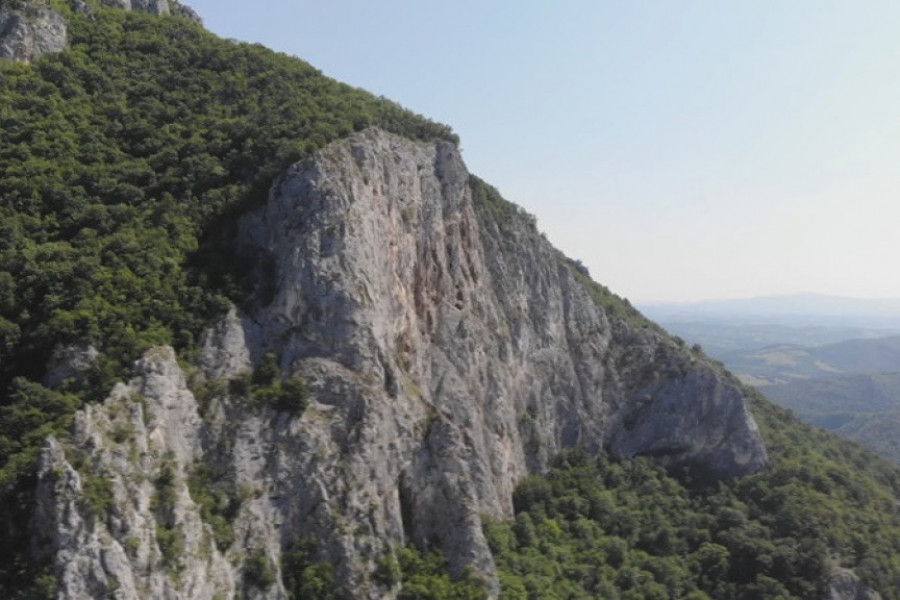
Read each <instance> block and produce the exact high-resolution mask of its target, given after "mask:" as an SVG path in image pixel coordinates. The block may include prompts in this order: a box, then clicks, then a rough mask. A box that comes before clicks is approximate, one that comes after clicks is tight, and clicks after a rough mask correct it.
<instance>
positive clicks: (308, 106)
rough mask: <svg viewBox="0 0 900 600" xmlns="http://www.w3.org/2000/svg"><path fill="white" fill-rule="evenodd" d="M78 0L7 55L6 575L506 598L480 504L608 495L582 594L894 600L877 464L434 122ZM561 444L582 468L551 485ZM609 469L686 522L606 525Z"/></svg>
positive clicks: (553, 522)
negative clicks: (597, 271) (606, 270)
mask: <svg viewBox="0 0 900 600" xmlns="http://www.w3.org/2000/svg"><path fill="white" fill-rule="evenodd" d="M93 17H96V18H87V16H85V15H83V14H82V15H73V16H72V17H71V20H70V21H69V33H70V34H71V36H72V37H71V40H70V41H71V43H70V45H69V48H68V49H67V50H65V51H63V52H61V53H58V54H48V55H44V56H43V57H41V58H38V59H36V60H35V61H34V62H33V63H31V64H0V68H2V69H3V76H2V77H0V102H2V108H3V115H4V119H6V120H5V121H4V127H3V128H2V129H0V142H2V143H0V161H2V163H0V164H2V167H3V168H4V170H5V171H6V172H7V173H8V174H9V175H8V176H7V177H4V178H3V180H0V191H2V194H0V198H2V204H0V210H2V215H0V216H2V219H0V227H2V232H3V234H4V235H3V236H0V342H2V343H0V353H2V357H3V361H2V362H0V372H2V376H3V377H2V383H3V390H2V394H3V397H2V403H0V460H2V462H0V483H2V486H0V492H2V495H0V501H2V504H0V508H2V510H0V515H2V518H0V525H2V527H3V530H4V533H5V534H6V535H5V539H6V540H8V541H10V542H11V543H8V544H5V545H4V547H3V548H2V549H0V553H2V556H0V558H2V560H0V590H2V591H3V593H4V594H5V595H6V596H7V597H10V598H26V597H27V598H47V597H53V598H56V599H57V600H69V599H72V600H74V599H75V598H78V599H79V600H81V599H84V598H91V599H93V598H98V599H99V598H106V597H109V596H114V597H116V596H118V597H128V596H130V597H148V598H168V599H173V598H206V599H208V600H218V599H220V598H233V597H246V598H254V599H259V600H262V599H267V600H285V599H289V598H298V597H321V598H329V597H332V598H335V597H341V596H343V597H347V596H349V597H359V598H367V597H368V598H385V597H387V598H392V597H398V598H451V597H453V598H484V597H485V596H488V595H490V596H495V597H496V596H500V597H504V598H508V597H522V596H521V594H525V593H526V592H525V591H524V590H527V589H532V588H529V586H530V585H532V584H535V585H537V584H538V583H540V582H534V581H532V580H530V579H528V577H527V576H522V575H520V574H517V573H516V572H514V571H511V570H507V569H508V566H506V565H508V564H509V563H508V562H504V566H503V567H502V568H501V567H499V566H498V561H497V560H496V559H495V556H498V557H499V556H500V555H501V552H500V549H497V548H494V547H492V545H491V542H492V540H493V541H496V537H495V536H492V535H490V536H489V535H488V534H487V533H486V531H489V530H490V523H489V522H487V521H486V518H487V516H488V515H490V516H491V517H493V518H496V519H498V520H499V521H500V522H501V523H505V524H506V525H508V526H509V527H516V528H517V531H518V532H519V533H517V534H516V535H517V536H518V537H521V543H520V541H518V540H517V541H516V542H515V543H510V544H507V550H509V551H510V552H512V551H514V550H515V551H518V550H521V551H522V552H525V553H527V554H528V556H529V557H530V560H532V561H552V560H553V555H554V552H553V546H552V544H551V545H546V544H544V545H543V546H542V552H539V553H537V554H535V553H536V552H537V548H535V547H534V546H532V545H531V544H533V543H537V542H538V540H539V535H541V536H542V535H544V534H549V535H550V536H552V537H553V539H555V540H556V541H557V542H559V541H560V540H562V539H563V538H564V537H565V536H567V535H569V534H570V533H572V534H573V535H578V534H579V533H578V532H581V534H582V535H583V534H585V533H586V532H590V535H591V536H593V535H596V534H597V529H596V528H597V527H599V525H597V524H598V523H603V522H606V520H608V519H609V518H610V517H615V521H616V522H617V525H616V527H615V529H614V530H613V529H610V530H609V531H607V532H606V533H605V534H603V535H604V539H603V542H604V545H603V546H602V548H604V550H603V553H602V554H598V553H596V548H600V547H601V546H596V548H595V553H594V554H592V555H591V560H592V561H593V564H594V567H595V568H594V569H593V570H591V571H590V573H596V576H594V575H590V576H589V577H587V578H586V583H585V585H587V586H588V588H589V589H590V591H585V592H584V593H583V594H582V595H585V594H592V593H595V592H596V591H597V590H596V589H595V588H591V586H596V585H597V583H598V581H599V580H602V582H603V583H604V585H605V589H610V590H612V591H611V592H610V594H611V595H613V597H615V596H616V595H619V596H620V597H624V598H629V599H630V598H638V597H654V596H653V595H652V594H656V595H658V594H660V593H664V594H667V593H669V590H671V593H672V594H676V593H678V592H677V591H676V590H684V591H685V594H687V593H688V590H690V593H691V596H689V597H692V598H705V597H715V598H740V600H744V598H747V599H748V600H749V599H750V598H756V597H766V596H765V595H764V594H765V593H766V591H767V590H769V591H771V590H776V591H777V592H778V593H779V594H781V595H782V596H785V597H791V596H793V597H802V598H823V597H826V594H829V593H832V592H834V590H835V589H837V588H838V587H840V588H841V589H843V590H845V591H844V592H834V593H832V597H834V596H835V594H837V597H838V598H840V597H841V595H842V594H843V595H846V594H849V593H851V592H852V593H853V594H856V595H859V594H863V595H865V594H868V591H867V590H868V589H869V588H871V589H873V590H879V591H881V592H882V594H883V595H884V596H885V597H886V598H889V599H893V598H896V597H897V589H898V586H896V585H895V584H896V582H897V581H900V574H898V571H900V567H897V565H895V564H894V563H893V562H891V559H890V556H891V554H890V549H891V548H892V546H891V544H892V540H895V539H896V536H895V533H896V532H897V531H900V523H898V521H900V517H898V515H897V514H896V513H895V511H893V510H892V509H891V508H890V507H892V506H895V505H896V501H897V498H898V494H900V472H898V471H897V470H896V469H893V468H892V467H890V466H887V465H886V464H884V463H883V462H880V461H878V460H877V459H875V458H873V457H872V456H871V455H870V454H867V453H865V452H862V451H860V450H858V449H856V448H854V447H853V446H851V445H847V444H844V445H841V444H840V443H839V442H836V441H835V440H834V439H833V438H831V437H829V436H825V435H824V434H819V433H817V432H814V431H812V430H809V429H804V428H803V427H802V426H800V425H798V424H796V423H795V422H794V421H793V420H792V419H791V417H790V415H788V414H786V413H783V412H779V411H778V410H777V409H775V408H774V407H772V406H771V405H769V404H768V403H766V401H765V400H764V399H762V398H760V397H759V396H758V395H756V394H754V393H753V392H752V391H751V390H748V389H746V388H744V387H742V386H741V385H740V383H739V382H738V381H737V380H736V379H735V378H734V377H733V376H731V375H730V374H728V373H727V372H726V371H724V369H722V368H721V366H719V365H717V364H716V363H715V362H714V361H712V360H711V359H709V358H707V357H705V356H704V355H703V354H702V352H701V351H700V350H699V349H695V348H689V347H686V346H685V345H684V344H683V343H679V341H678V340H677V339H674V338H670V337H669V336H667V335H666V334H665V333H664V332H663V331H661V330H660V329H659V328H658V327H657V326H655V325H653V324H652V323H651V322H649V321H647V320H646V319H644V318H643V317H642V316H641V315H640V313H638V312H637V311H636V310H634V308H632V307H631V306H630V305H629V304H628V303H627V302H625V301H623V300H622V299H620V298H618V297H616V296H615V295H613V294H612V293H610V292H609V290H607V289H606V288H604V287H603V286H601V285H599V284H597V283H594V282H592V281H591V280H590V279H589V278H587V277H586V276H585V274H584V273H583V272H582V271H581V270H579V268H578V264H577V263H576V262H573V261H571V260H569V259H567V258H565V257H564V256H563V255H562V254H561V253H559V252H558V251H557V250H555V249H554V248H553V247H552V246H550V244H549V243H548V242H547V241H546V239H545V238H544V237H543V236H542V235H541V234H540V232H539V231H538V230H537V228H536V226H535V222H534V219H533V218H532V217H529V216H528V215H526V214H524V213H523V211H522V210H521V209H519V208H518V207H516V206H515V205H513V204H511V203H509V202H507V201H505V200H503V199H502V198H501V197H500V196H499V194H497V192H496V190H494V189H493V188H491V187H490V186H488V185H486V184H485V183H484V182H481V181H480V180H478V179H477V178H474V177H471V176H470V175H469V174H468V172H467V171H466V169H465V167H464V165H463V164H462V162H461V159H460V157H459V152H458V148H457V146H456V142H457V140H456V139H455V136H454V135H453V134H452V131H450V130H449V128H447V127H445V126H441V125H438V124H435V123H432V122H430V121H428V120H427V119H424V118H421V117H418V116H416V115H413V114H411V113H409V112H407V111H403V110H401V109H399V108H398V107H397V106H396V105H393V104H392V103H389V102H386V101H383V100H377V99H373V98H372V97H371V96H369V95H367V94H365V93H363V92H361V91H359V90H353V89H351V88H349V87H347V86H342V85H340V84H337V83H336V82H333V81H331V80H328V79H327V78H325V77H323V76H322V75H321V74H320V73H318V72H317V71H316V70H315V69H313V68H311V67H309V66H308V65H305V64H304V63H302V62H300V61H298V60H295V59H288V58H287V57H283V56H278V55H275V54H274V53H271V52H268V51H265V50H263V49H260V48H257V47H251V46H248V45H242V44H233V43H228V42H224V41H221V40H217V39H215V38H214V36H211V35H210V34H208V32H204V31H202V30H200V29H199V28H198V27H196V26H195V25H192V24H190V23H188V22H186V21H184V20H178V19H170V18H160V17H156V16H152V15H146V14H140V13H134V12H125V11H114V10H106V9H102V8H98V9H97V11H96V13H94V14H93ZM171 344H174V346H175V349H174V350H173V348H172V346H171ZM51 367H55V369H51ZM50 372H52V373H54V374H59V375H58V376H56V377H48V375H49V374H50ZM44 384H46V385H44ZM751 410H752V411H753V412H754V413H755V414H756V415H757V418H759V419H760V421H759V423H757V421H756V420H755V419H754V416H753V415H752V414H751ZM764 438H765V442H764ZM767 444H770V445H771V446H770V449H767ZM570 452H571V453H579V452H581V453H583V454H584V455H585V456H588V457H589V460H594V459H596V461H597V465H598V468H599V467H600V466H602V465H605V466H603V469H604V470H603V474H602V475H598V476H597V477H602V478H603V480H604V482H605V483H608V484H609V486H611V489H610V490H605V492H598V493H597V494H594V495H590V494H591V493H592V490H590V489H585V490H584V491H585V493H586V495H585V496H583V497H577V496H576V497H571V498H566V499H565V501H564V502H560V503H559V505H558V506H557V505H556V504H554V503H552V502H551V496H550V495H548V494H546V493H545V492H546V488H545V486H544V485H543V484H542V483H540V482H541V481H542V479H541V477H542V476H543V475H544V474H546V475H547V476H549V477H554V476H556V475H554V474H555V473H557V472H556V471H554V469H555V468H556V464H557V461H558V460H563V461H564V462H565V461H569V462H571V463H573V464H578V463H577V461H575V460H574V459H570V458H567V457H570V456H574V455H570V454H569V453H570ZM560 457H562V458H561V459H560ZM607 459H608V460H610V461H619V463H620V465H621V466H617V467H613V468H609V465H608V464H606V463H605V461H607ZM579 460H584V459H579ZM676 478H678V479H676ZM629 482H631V483H634V484H635V485H636V486H637V487H636V488H635V489H636V490H637V491H638V492H640V493H642V494H645V495H646V497H647V498H648V501H650V502H651V506H655V504H654V503H653V502H652V499H654V498H655V496H651V495H650V494H651V493H654V494H655V493H656V492H657V491H659V490H678V493H677V494H676V495H675V499H676V505H677V504H678V503H681V505H682V506H681V508H685V506H686V505H685V503H686V502H687V501H688V500H689V497H690V496H691V495H695V496H696V497H698V498H701V499H703V502H707V501H708V502H709V503H710V505H709V508H710V509H711V513H710V515H708V516H702V515H701V516H698V517H694V516H692V517H691V519H695V518H696V519H699V520H697V521H690V523H691V526H687V523H688V522H687V521H685V522H684V523H682V524H679V525H677V526H676V525H675V524H674V523H675V521H677V519H679V518H681V517H679V514H680V513H679V512H678V510H677V506H676V505H673V506H676V507H675V508H673V509H672V511H674V512H673V514H671V515H667V517H671V518H672V519H674V520H675V521H673V522H672V523H669V524H668V525H666V524H664V523H662V522H661V521H660V519H662V515H661V514H641V515H640V516H636V515H635V514H630V513H628V512H627V511H625V512H619V511H620V509H622V508H625V507H626V506H624V505H623V506H617V505H615V504H613V505H612V506H610V504H609V502H611V497H610V496H609V494H610V493H615V494H618V493H619V492H622V494H623V495H624V496H628V495H630V494H632V493H633V490H631V489H630V488H628V485H631V483H629ZM679 486H680V487H679ZM712 489H715V490H718V492H712V491H711V490H712ZM593 491H597V490H593ZM517 498H518V499H520V500H521V499H523V498H531V499H532V502H517V500H516V499H517ZM701 505H702V503H701ZM540 506H545V507H550V508H551V509H552V510H553V511H557V510H558V511H559V512H558V514H557V512H550V513H548V512H547V511H546V510H545V511H544V514H543V516H542V515H541V512H540V509H539V508H538V510H537V512H535V513H533V515H532V513H531V511H530V509H531V508H532V507H540ZM659 506H662V503H660V504H659ZM559 507H561V508H559ZM886 507H887V508H886ZM610 508H612V510H608V509H610ZM526 513H528V514H526ZM684 514H685V515H687V513H684ZM483 516H484V517H485V518H483ZM685 518H687V517H686V516H685ZM513 519H515V520H514V521H513ZM589 519H593V521H591V522H592V523H594V525H586V524H585V523H587V521H588V520H589ZM520 521H521V523H520ZM529 522H530V523H531V525H532V526H531V528H530V529H529V526H528V523H529ZM513 523H514V524H515V525H513ZM520 525H521V526H520ZM657 525H665V526H662V527H657ZM29 527H30V529H29ZM592 528H593V529H592ZM651 530H654V531H659V532H665V533H664V535H663V537H665V536H669V538H670V540H671V543H668V544H666V546H665V548H663V547H660V548H656V547H655V546H653V545H652V544H650V545H648V543H647V539H645V535H644V534H645V533H646V532H648V531H651ZM497 531H499V530H497ZM860 532H865V535H863V534H862V533H860ZM607 534H608V535H607ZM591 539H592V538H591ZM652 539H653V540H658V541H663V538H662V537H653V538H652ZM548 543H549V542H548ZM607 550H609V552H608V554H607ZM651 553H652V554H651ZM434 557H437V558H434ZM529 564H531V565H534V567H535V568H533V569H530V570H531V571H532V573H531V575H534V576H546V577H548V578H553V577H556V576H558V577H560V578H562V579H560V580H559V582H558V583H559V584H560V585H562V584H563V583H564V582H565V581H569V582H570V583H571V584H572V585H574V583H572V582H574V581H575V580H576V579H577V574H576V573H572V572H570V571H569V570H568V569H564V568H560V566H559V565H558V564H557V566H550V567H549V568H547V569H545V568H543V567H544V566H546V565H547V564H548V563H538V562H532V563H529ZM573 564H574V563H573ZM451 574H452V575H453V578H452V579H451V578H450V576H449V575H451ZM670 576H671V577H670ZM848 580H849V583H848ZM840 582H842V585H841V586H838V583H840ZM545 583H546V582H545ZM533 589H552V584H551V585H550V588H548V587H547V586H546V585H545V586H544V587H539V588H533ZM661 589H662V590H664V591H662V592H661V591H660V590H661ZM847 590H850V591H847ZM519 592H521V594H519ZM645 592H646V593H645ZM517 594H519V595H518V596H517ZM647 594H651V595H647ZM760 594H763V595H762V596H760ZM545 597H549V596H545ZM575 597H578V596H575Z"/></svg>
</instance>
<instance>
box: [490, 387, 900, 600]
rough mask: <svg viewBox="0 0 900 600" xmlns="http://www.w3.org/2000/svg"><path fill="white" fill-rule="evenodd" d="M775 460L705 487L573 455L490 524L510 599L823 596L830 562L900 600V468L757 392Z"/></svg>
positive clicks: (635, 463) (693, 479) (695, 480)
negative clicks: (761, 469)
mask: <svg viewBox="0 0 900 600" xmlns="http://www.w3.org/2000/svg"><path fill="white" fill-rule="evenodd" d="M754 408H755V412H756V414H757V416H758V418H759V420H760V425H761V427H762V428H763V430H764V432H765V435H766V437H767V439H768V441H769V448H770V451H771V459H772V464H771V467H770V468H769V469H768V470H767V471H766V472H765V473H762V474H759V475H754V476H751V477H746V478H744V479H741V480H737V481H729V482H711V481H707V480H705V479H704V478H703V477H702V475H701V474H698V473H692V472H691V471H690V470H687V469H686V470H683V471H680V472H678V473H666V472H665V471H664V470H663V469H661V468H660V467H658V466H654V465H653V463H652V462H651V461H650V460H649V459H645V458H636V459H632V460H611V459H608V458H603V457H601V458H599V459H590V458H588V457H587V456H586V455H584V454H583V453H580V452H578V451H573V452H570V453H567V454H564V455H563V456H561V457H559V459H558V460H557V462H556V464H555V466H554V468H553V469H552V470H551V471H550V472H549V473H548V474H547V476H546V477H529V478H527V479H526V480H525V481H523V482H522V484H521V485H520V486H519V487H518V488H517V490H516V493H515V497H514V503H515V508H516V518H515V521H514V522H511V523H498V522H494V521H490V520H488V521H486V522H485V525H484V528H485V534H486V536H487V538H488V542H489V544H490V546H491V550H492V551H493V553H494V556H495V560H496V561H497V564H498V566H499V568H500V571H501V582H502V583H503V586H504V591H503V594H502V595H501V598H503V599H526V598H528V599H537V598H540V599H542V600H546V599H550V600H552V599H554V598H571V599H579V598H609V599H616V598H621V599H623V600H624V599H635V600H636V599H647V598H649V599H653V598H660V599H666V598H693V599H696V600H700V599H703V598H722V599H726V598H727V599H757V598H758V599H760V600H762V599H771V598H821V597H824V591H825V589H826V587H827V582H828V577H829V574H830V569H831V568H832V566H833V565H836V564H840V565H842V566H845V567H848V568H853V569H854V570H855V571H856V573H857V574H858V575H859V576H860V577H861V578H862V579H863V580H864V581H865V582H866V583H867V584H868V585H869V586H871V587H873V588H874V589H877V590H878V591H880V592H881V594H882V596H883V597H884V598H886V599H895V598H900V586H898V582H900V516H898V514H897V511H896V510H895V509H894V508H893V507H894V506H895V502H896V500H895V498H896V495H897V493H898V492H900V473H898V472H897V470H896V469H894V468H892V467H891V466H890V465H888V464H887V463H885V462H884V461H881V460H879V459H877V458H876V457H874V456H873V455H871V454H870V453H868V452H867V451H865V450H862V449H861V448H859V447H857V446H854V445H852V444H848V443H846V442H841V441H839V440H837V439H836V438H833V437H831V436H828V435H827V434H824V433H821V432H818V431H815V430H813V429H812V428H810V427H808V426H806V425H803V424H801V423H799V422H798V421H796V420H795V419H793V418H792V417H791V416H790V415H789V414H788V413H787V412H786V411H784V410H782V409H778V408H775V407H773V406H772V405H770V404H769V403H768V402H766V401H765V400H763V399H761V398H759V397H755V399H754Z"/></svg>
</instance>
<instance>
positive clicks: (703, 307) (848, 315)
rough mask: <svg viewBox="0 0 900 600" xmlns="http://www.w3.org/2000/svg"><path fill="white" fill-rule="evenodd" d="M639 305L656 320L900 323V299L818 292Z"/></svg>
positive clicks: (835, 323)
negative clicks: (856, 296)
mask: <svg viewBox="0 0 900 600" xmlns="http://www.w3.org/2000/svg"><path fill="white" fill-rule="evenodd" d="M638 308H639V309H640V310H641V311H642V312H644V313H645V314H647V315H648V316H649V317H650V318H652V319H654V320H657V321H663V322H666V321H675V322H686V321H699V322H707V323H709V322H723V321H724V322H728V323H767V324H775V323H778V324H784V325H791V326H802V325H828V326H837V325H841V326H856V327H879V328H898V327H900V299H895V298H891V299H861V298H845V297H839V296H825V295H820V294H794V295H788V296H763V297H758V298H741V299H735V300H708V301H702V302H689V303H676V302H657V303H644V304H639V305H638Z"/></svg>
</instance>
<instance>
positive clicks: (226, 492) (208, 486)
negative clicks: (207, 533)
mask: <svg viewBox="0 0 900 600" xmlns="http://www.w3.org/2000/svg"><path fill="white" fill-rule="evenodd" d="M223 475H224V474H223V473H221V472H218V471H217V470H216V469H215V467H213V466H212V465H210V464H209V463H201V464H199V465H197V467H196V468H195V469H194V472H193V473H191V475H190V477H188V490H189V491H190V494H191V498H192V499H193V500H194V502H196V503H197V505H198V506H199V507H200V517H201V518H202V519H203V521H204V522H205V523H208V524H209V525H210V526H211V527H212V530H213V537H214V538H215V541H216V546H217V547H218V548H219V550H221V551H223V552H224V551H226V550H228V548H230V547H231V544H233V543H234V519H235V518H236V517H237V514H238V511H239V510H240V508H241V504H242V498H241V495H240V494H239V493H238V490H237V489H236V488H235V484H234V481H233V479H232V478H229V477H225V476H223Z"/></svg>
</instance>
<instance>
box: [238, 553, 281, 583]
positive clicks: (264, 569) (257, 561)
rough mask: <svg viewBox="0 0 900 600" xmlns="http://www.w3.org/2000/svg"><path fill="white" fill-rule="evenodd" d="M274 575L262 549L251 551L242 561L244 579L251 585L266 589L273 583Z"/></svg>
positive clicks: (273, 569)
mask: <svg viewBox="0 0 900 600" xmlns="http://www.w3.org/2000/svg"><path fill="white" fill-rule="evenodd" d="M276 575H277V574H276V572H275V568H274V567H273V565H272V563H271V562H270V561H269V559H268V557H267V556H266V553H265V552H263V551H262V550H255V551H253V552H252V553H250V555H249V556H248V557H247V559H246V560H245V561H244V580H245V583H247V584H248V585H250V586H252V587H255V588H257V589H260V590H266V589H268V588H270V587H272V586H273V585H274V584H275V581H276Z"/></svg>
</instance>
